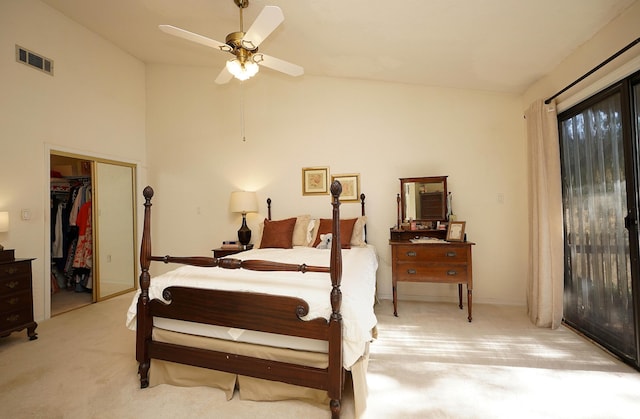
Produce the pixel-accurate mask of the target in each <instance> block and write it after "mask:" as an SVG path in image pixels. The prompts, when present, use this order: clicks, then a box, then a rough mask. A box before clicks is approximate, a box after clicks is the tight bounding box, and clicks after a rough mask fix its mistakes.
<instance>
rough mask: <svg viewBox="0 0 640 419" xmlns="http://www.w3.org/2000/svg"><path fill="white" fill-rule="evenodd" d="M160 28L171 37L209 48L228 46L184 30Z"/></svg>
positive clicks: (171, 27)
mask: <svg viewBox="0 0 640 419" xmlns="http://www.w3.org/2000/svg"><path fill="white" fill-rule="evenodd" d="M158 27H159V28H160V30H161V31H162V32H165V33H168V34H169V35H173V36H177V37H178V38H182V39H186V40H187V41H192V42H196V43H198V44H201V45H205V46H207V47H211V48H215V49H220V47H225V46H226V44H223V43H222V42H218V41H216V40H213V39H211V38H207V37H206V36H202V35H198V34H197V33H193V32H189V31H185V30H184V29H180V28H176V27H175V26H171V25H159V26H158Z"/></svg>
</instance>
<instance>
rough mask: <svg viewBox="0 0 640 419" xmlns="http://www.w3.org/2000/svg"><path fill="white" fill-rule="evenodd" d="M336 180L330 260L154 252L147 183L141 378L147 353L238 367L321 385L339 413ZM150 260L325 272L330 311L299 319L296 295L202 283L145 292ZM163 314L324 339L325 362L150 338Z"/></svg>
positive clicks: (143, 380) (303, 308)
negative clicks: (310, 262)
mask: <svg viewBox="0 0 640 419" xmlns="http://www.w3.org/2000/svg"><path fill="white" fill-rule="evenodd" d="M341 192H342V186H341V185H340V183H339V182H338V181H335V182H333V184H332V185H331V194H332V207H333V223H332V228H333V237H334V239H333V240H332V246H331V258H330V266H329V267H321V266H307V265H304V264H302V265H295V264H285V263H277V262H270V261H261V260H245V261H241V260H237V259H229V258H224V259H214V258H207V257H174V256H152V254H151V232H150V227H151V205H152V204H151V198H152V197H153V189H152V188H151V187H149V186H147V187H146V188H145V189H144V192H143V194H144V197H145V204H144V206H145V211H144V230H143V236H142V245H141V251H140V264H141V274H140V291H141V293H140V297H139V299H138V304H137V332H136V334H137V336H136V359H137V361H138V362H139V367H138V372H139V374H140V385H141V387H142V388H145V387H147V386H148V385H149V367H150V365H151V358H154V359H160V360H165V361H171V362H176V363H181V364H187V365H192V366H197V367H202V368H209V369H215V370H219V371H224V372H229V373H236V374H240V375H246V376H251V377H256V378H261V379H267V380H272V381H280V382H284V383H288V384H294V385H300V386H304V387H310V388H315V389H320V390H326V391H327V394H328V396H329V398H330V399H331V401H330V409H331V413H332V417H334V418H338V417H340V409H341V405H340V403H341V399H342V389H343V385H344V377H345V371H344V368H343V366H342V316H341V314H340V307H341V304H342V294H341V291H340V282H341V278H342V256H341V251H340V222H339V220H340V200H339V197H340V193H341ZM152 261H160V262H164V263H181V264H187V265H194V266H203V267H220V268H227V269H248V270H254V271H299V272H303V273H304V272H325V273H327V274H329V275H330V278H331V284H332V289H331V295H330V299H331V307H332V313H331V315H330V318H329V319H328V320H327V319H323V318H320V319H313V320H308V321H304V320H301V318H302V317H304V316H305V315H306V314H307V313H308V310H309V307H308V304H307V303H306V302H305V301H304V300H302V299H300V298H295V297H285V296H276V295H268V294H260V293H249V292H237V291H221V290H204V289H194V288H187V287H180V286H173V287H168V288H166V289H165V290H164V294H163V297H164V299H165V300H167V301H169V303H168V304H167V303H164V302H162V301H160V300H150V299H149V286H150V282H151V278H150V275H149V266H150V263H151V262H152ZM154 317H164V318H170V319H177V320H186V321H191V322H197V323H205V324H211V325H218V326H226V327H233V328H239V329H248V330H257V331H261V332H268V333H275V334H282V335H288V336H296V337H303V338H310V339H319V340H324V341H327V342H328V348H329V349H328V360H329V361H328V367H327V368H313V367H308V366H302V365H296V364H290V363H285V362H277V361H271V360H265V359H260V358H253V357H247V356H241V355H236V354H231V353H226V352H217V351H212V350H206V349H200V348H192V347H186V346H181V345H176V344H170V343H162V342H155V341H153V339H152V329H153V318H154Z"/></svg>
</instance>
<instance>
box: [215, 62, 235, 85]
mask: <svg viewBox="0 0 640 419" xmlns="http://www.w3.org/2000/svg"><path fill="white" fill-rule="evenodd" d="M232 78H233V74H231V73H229V71H228V70H227V67H226V66H225V67H223V68H222V71H221V72H220V74H218V77H216V84H227V83H229V81H230V80H231V79H232Z"/></svg>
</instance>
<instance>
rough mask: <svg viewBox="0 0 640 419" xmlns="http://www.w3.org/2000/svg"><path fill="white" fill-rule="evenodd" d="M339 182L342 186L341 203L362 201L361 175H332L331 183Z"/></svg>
mask: <svg viewBox="0 0 640 419" xmlns="http://www.w3.org/2000/svg"><path fill="white" fill-rule="evenodd" d="M334 180H337V181H339V182H340V184H341V185H342V193H341V194H340V202H359V201H360V174H359V173H350V174H345V175H331V183H333V181H334Z"/></svg>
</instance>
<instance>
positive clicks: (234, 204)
mask: <svg viewBox="0 0 640 419" xmlns="http://www.w3.org/2000/svg"><path fill="white" fill-rule="evenodd" d="M229 209H230V210H231V212H241V213H243V214H246V213H248V212H257V211H258V198H257V197H256V193H255V192H245V191H236V192H231V202H230V205H229Z"/></svg>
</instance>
